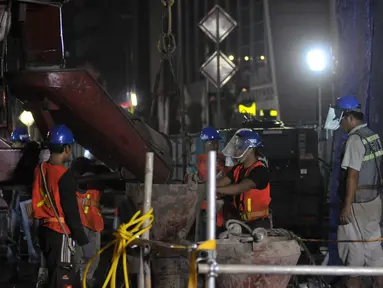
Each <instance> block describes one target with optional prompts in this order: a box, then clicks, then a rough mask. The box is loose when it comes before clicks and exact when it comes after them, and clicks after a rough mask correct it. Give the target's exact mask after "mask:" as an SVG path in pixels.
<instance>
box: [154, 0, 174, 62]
mask: <svg viewBox="0 0 383 288" xmlns="http://www.w3.org/2000/svg"><path fill="white" fill-rule="evenodd" d="M161 3H162V5H163V6H164V8H166V10H167V13H166V12H165V11H164V12H163V13H162V34H161V36H160V39H159V40H158V43H157V48H158V51H160V52H161V53H163V54H165V55H166V54H171V53H173V52H174V51H175V50H176V40H175V37H174V34H173V32H172V20H173V19H172V7H173V5H174V0H166V1H165V0H162V1H161ZM166 17H167V26H166V25H164V24H165V23H164V22H165V19H166Z"/></svg>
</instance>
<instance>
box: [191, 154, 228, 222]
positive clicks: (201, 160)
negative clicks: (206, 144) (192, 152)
mask: <svg viewBox="0 0 383 288" xmlns="http://www.w3.org/2000/svg"><path fill="white" fill-rule="evenodd" d="M216 169H217V174H218V173H219V172H221V171H222V174H223V176H224V175H226V173H227V171H229V170H230V169H231V167H225V156H224V155H223V154H222V153H218V154H217V168H216ZM197 171H198V176H199V177H200V179H201V180H202V181H203V182H206V180H207V153H205V154H201V155H199V156H198V157H197ZM206 207H207V201H206V200H205V201H203V203H202V210H206ZM223 224H224V218H223V211H222V210H220V211H217V226H218V227H222V226H223Z"/></svg>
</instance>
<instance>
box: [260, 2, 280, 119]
mask: <svg viewBox="0 0 383 288" xmlns="http://www.w3.org/2000/svg"><path fill="white" fill-rule="evenodd" d="M263 13H264V18H265V28H266V37H267V47H268V54H269V61H270V71H271V83H272V85H273V95H274V101H275V105H276V109H277V110H278V119H280V117H281V116H280V115H281V110H280V107H279V106H280V105H279V96H278V85H277V73H276V68H275V57H274V44H273V34H272V30H271V20H270V5H269V1H268V0H263Z"/></svg>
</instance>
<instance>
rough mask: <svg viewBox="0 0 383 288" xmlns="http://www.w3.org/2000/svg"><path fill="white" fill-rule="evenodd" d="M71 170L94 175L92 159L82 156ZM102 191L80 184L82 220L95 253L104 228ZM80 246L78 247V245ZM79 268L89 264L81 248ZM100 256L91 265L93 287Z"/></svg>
mask: <svg viewBox="0 0 383 288" xmlns="http://www.w3.org/2000/svg"><path fill="white" fill-rule="evenodd" d="M71 170H72V171H73V173H74V174H75V176H90V175H94V173H92V172H91V170H92V161H91V160H89V159H87V158H85V157H80V158H77V159H76V161H74V162H73V164H72V166H71ZM100 196H101V195H100V191H99V190H97V189H93V188H90V187H89V185H87V184H79V185H78V190H77V200H78V208H79V212H80V217H81V222H82V224H83V225H84V229H85V234H86V235H87V236H88V239H89V242H90V244H91V246H92V248H93V254H96V253H97V251H98V250H100V248H101V247H100V246H101V231H102V230H104V220H103V218H102V215H101V211H100ZM77 248H78V247H77ZM76 259H77V260H76V263H77V268H79V270H80V271H81V273H80V275H81V276H83V272H84V270H85V268H86V265H87V259H84V257H83V253H82V251H81V249H76ZM98 264H99V257H98V258H96V259H95V260H94V261H93V263H92V265H91V266H90V268H89V270H88V273H87V275H86V277H87V287H88V286H89V287H92V285H94V284H95V282H94V281H93V279H94V277H93V274H94V272H95V271H96V270H97V267H98Z"/></svg>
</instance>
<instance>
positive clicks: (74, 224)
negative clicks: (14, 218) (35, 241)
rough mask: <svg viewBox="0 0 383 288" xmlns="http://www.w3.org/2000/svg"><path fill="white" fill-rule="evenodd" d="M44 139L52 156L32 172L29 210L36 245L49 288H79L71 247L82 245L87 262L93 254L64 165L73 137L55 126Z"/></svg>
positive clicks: (70, 133)
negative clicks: (35, 223)
mask: <svg viewBox="0 0 383 288" xmlns="http://www.w3.org/2000/svg"><path fill="white" fill-rule="evenodd" d="M47 138H48V148H49V150H50V153H51V155H50V158H49V160H48V161H47V162H43V163H41V164H40V165H39V166H37V167H36V169H35V172H34V180H33V187H32V205H33V206H32V207H33V213H34V217H35V218H37V219H40V221H41V226H40V227H39V242H40V248H41V250H42V253H43V255H44V258H45V260H46V266H47V268H48V284H49V286H48V287H51V288H64V287H79V285H80V277H79V275H78V274H76V271H75V269H73V264H74V256H75V255H74V254H75V249H74V245H76V244H77V245H79V246H81V248H82V251H83V254H84V257H85V258H87V259H90V258H91V257H92V256H93V255H94V254H93V249H92V247H91V246H90V245H89V241H88V237H87V236H86V234H85V232H84V227H83V225H82V223H81V218H80V213H79V209H78V204H77V197H76V191H77V185H76V182H75V180H74V177H73V175H72V174H71V172H70V171H69V170H68V169H66V168H65V167H64V166H63V163H64V162H66V161H67V160H68V159H69V157H70V155H71V153H72V147H71V146H72V144H73V143H74V138H73V134H72V132H71V131H70V130H69V129H68V128H67V127H66V126H65V125H58V126H54V127H53V128H52V129H51V130H50V131H49V133H48V136H47ZM74 241H75V243H76V244H74Z"/></svg>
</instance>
